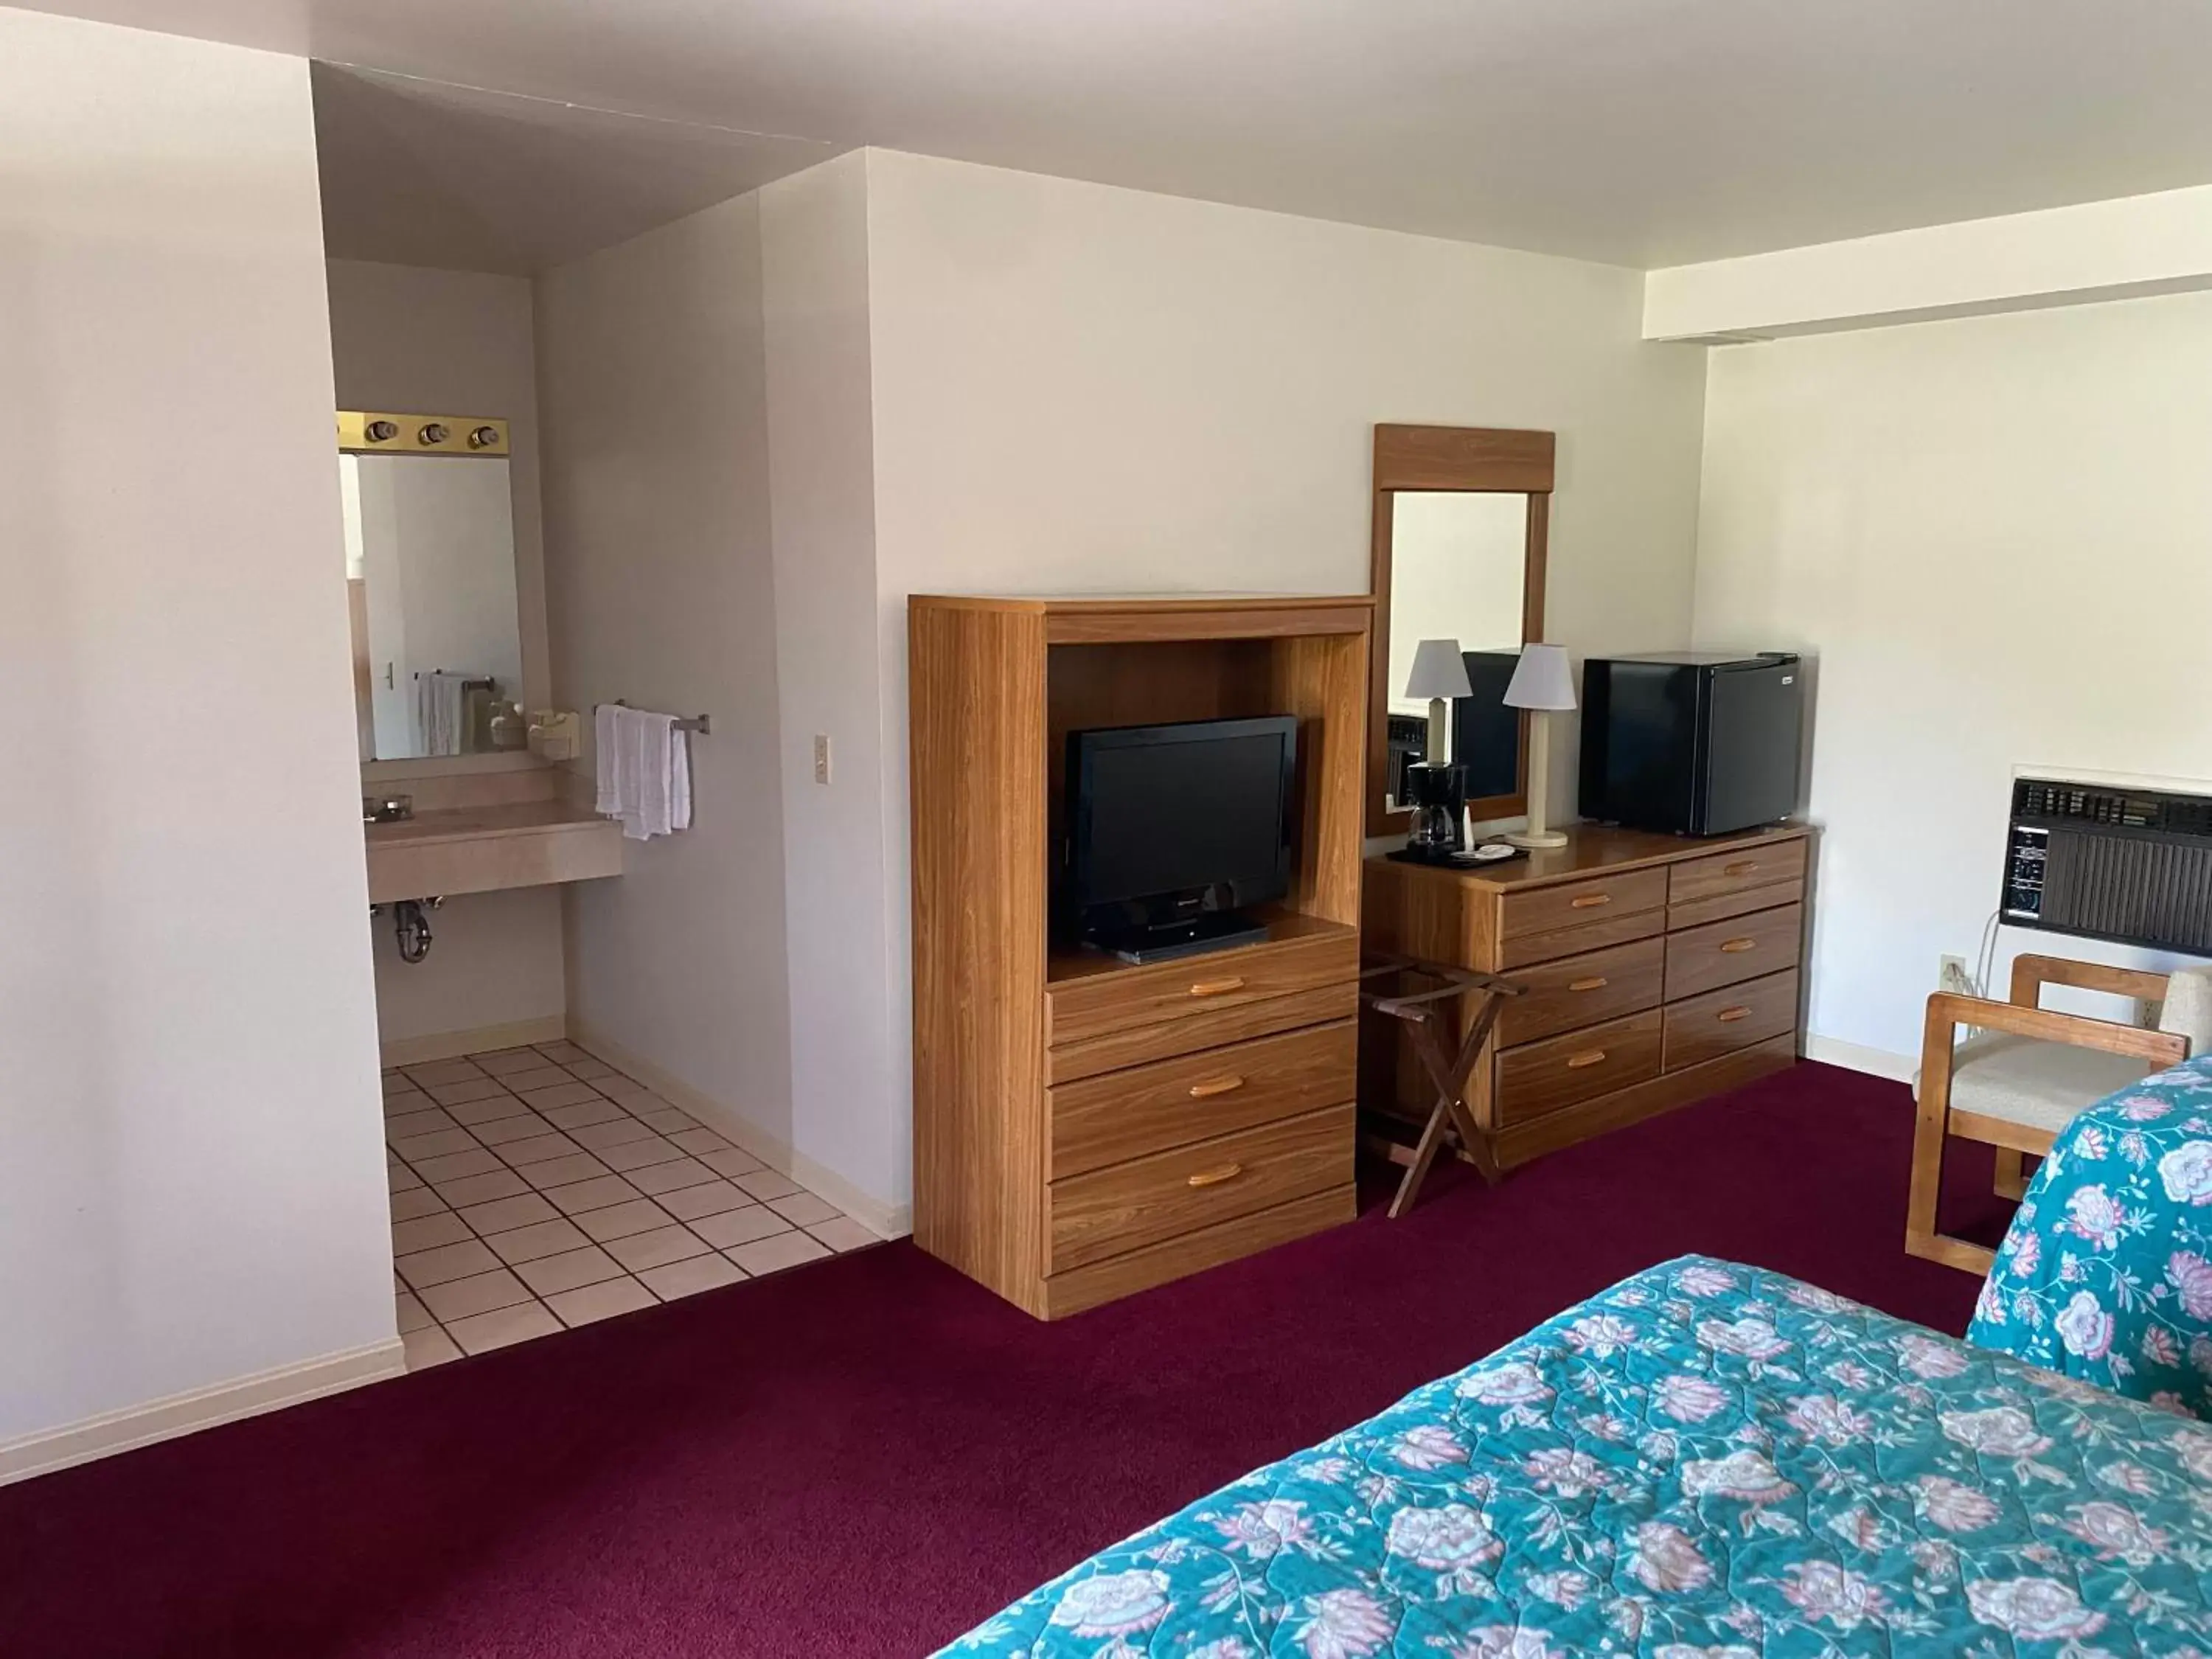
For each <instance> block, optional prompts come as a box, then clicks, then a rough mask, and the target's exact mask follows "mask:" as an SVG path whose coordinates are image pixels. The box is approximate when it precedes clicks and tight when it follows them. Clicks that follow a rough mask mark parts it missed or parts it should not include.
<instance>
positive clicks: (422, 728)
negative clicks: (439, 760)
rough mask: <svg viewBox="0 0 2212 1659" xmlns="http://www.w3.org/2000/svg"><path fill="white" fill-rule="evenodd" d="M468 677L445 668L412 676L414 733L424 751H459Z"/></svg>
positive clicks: (439, 753)
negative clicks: (413, 685)
mask: <svg viewBox="0 0 2212 1659" xmlns="http://www.w3.org/2000/svg"><path fill="white" fill-rule="evenodd" d="M469 678H470V677H469V676H468V675H466V674H449V673H447V671H445V670H444V669H439V670H437V671H435V672H432V673H428V674H417V675H416V677H415V735H416V737H417V738H420V739H421V740H422V744H421V746H422V752H423V753H424V754H425V755H458V754H459V753H460V752H461V735H462V733H463V732H465V730H466V729H467V721H466V719H465V715H464V714H463V708H462V705H463V702H464V701H465V697H464V694H465V690H466V689H467V686H468V683H469Z"/></svg>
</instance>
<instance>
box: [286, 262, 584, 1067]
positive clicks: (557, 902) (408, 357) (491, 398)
mask: <svg viewBox="0 0 2212 1659" xmlns="http://www.w3.org/2000/svg"><path fill="white" fill-rule="evenodd" d="M327 279H328V283H329V289H330V306H331V360H332V362H333V364H334V367H335V374H336V380H337V401H338V406H339V407H341V408H345V409H389V410H398V411H400V412H402V413H418V412H419V413H422V414H444V415H496V416H505V417H506V419H507V422H508V428H507V446H508V449H509V452H510V459H509V461H508V465H507V473H508V480H509V483H511V485H512V492H511V493H512V496H513V510H514V564H515V588H516V597H517V599H518V602H519V604H520V629H521V640H522V660H523V670H524V672H523V692H524V701H525V702H526V704H527V705H528V706H529V707H531V708H543V707H545V706H546V705H547V704H548V703H550V701H551V697H552V689H551V674H550V661H549V658H550V653H549V650H548V641H547V631H546V617H545V554H544V513H543V507H542V502H541V498H542V493H543V483H542V468H541V464H540V459H539V454H538V371H537V348H536V344H535V340H534V335H533V324H532V300H531V291H530V283H528V281H527V280H526V279H525V278H522V277H520V276H489V275H485V274H483V273H479V272H476V271H463V270H426V269H424V268H422V267H420V266H415V265H394V264H374V263H370V262H368V261H364V260H358V259H332V260H331V261H330V262H329V264H328V266H327ZM423 465H429V463H427V462H426V463H424V464H423ZM455 465H474V464H473V463H469V462H456V463H455ZM336 557H337V555H336V553H335V552H333V554H332V558H333V559H334V560H335V559H336ZM431 925H432V927H433V929H434V931H435V934H436V939H437V942H436V944H435V945H433V946H432V947H431V951H430V956H429V959H428V961H425V962H422V963H404V962H402V961H400V959H399V952H398V948H397V946H396V945H394V943H393V940H392V929H391V927H389V926H388V925H386V924H383V923H381V922H380V924H379V926H378V927H377V928H376V931H375V952H376V1008H377V1023H378V1030H379V1033H380V1036H382V1038H383V1040H384V1041H385V1042H406V1041H408V1040H410V1039H413V1038H420V1037H427V1036H438V1035H442V1034H445V1033H447V1032H455V1031H473V1030H483V1029H486V1028H488V1027H492V1026H497V1025H505V1024H522V1023H525V1022H528V1021H533V1020H547V1019H558V1018H561V1017H562V1014H563V1012H565V1008H566V1004H567V994H566V990H565V988H564V985H565V973H566V969H565V966H564V963H563V961H562V929H561V895H560V892H559V890H557V889H554V888H550V887H546V888H527V889H518V890H514V891H513V892H507V893H474V894H468V895H465V896H461V897H458V898H453V899H449V900H447V902H446V906H445V908H443V909H442V910H441V911H440V912H439V913H438V915H436V916H435V917H434V918H433V919H432V924H431Z"/></svg>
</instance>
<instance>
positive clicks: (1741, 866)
mask: <svg viewBox="0 0 2212 1659" xmlns="http://www.w3.org/2000/svg"><path fill="white" fill-rule="evenodd" d="M1758 868H1759V860H1757V859H1738V860H1736V861H1735V863H1734V864H1723V866H1721V873H1722V874H1723V875H1724V876H1747V875H1749V874H1750V873H1751V872H1753V871H1754V870H1756V869H1758Z"/></svg>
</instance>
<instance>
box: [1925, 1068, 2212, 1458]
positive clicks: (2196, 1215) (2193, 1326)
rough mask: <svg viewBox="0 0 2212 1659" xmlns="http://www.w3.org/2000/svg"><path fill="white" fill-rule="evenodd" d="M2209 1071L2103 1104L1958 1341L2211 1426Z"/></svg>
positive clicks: (2021, 1218) (2077, 1126) (2080, 1120)
mask: <svg viewBox="0 0 2212 1659" xmlns="http://www.w3.org/2000/svg"><path fill="white" fill-rule="evenodd" d="M2207 1206H2212V1058H2207V1059H2203V1060H2190V1061H2188V1062H2186V1063H2185V1064H2183V1065H2180V1066H2174V1067H2173V1068H2172V1070H2170V1071H2165V1072H2160V1073H2158V1074H2157V1075H2156V1076H2154V1077H2149V1078H2146V1079H2143V1081H2142V1082H2141V1083H2138V1084H2136V1085H2132V1086H2130V1087H2129V1088H2127V1089H2124V1090H2122V1091H2120V1092H2119V1093H2118V1094H2115V1095H2112V1096H2111V1097H2108V1098H2106V1099H2105V1100H2102V1101H2100V1102H2099V1103H2097V1104H2096V1105H2094V1106H2093V1107H2091V1108H2090V1109H2088V1110H2087V1111H2086V1112H2084V1113H2082V1114H2081V1116H2079V1117H2077V1118H2075V1120H2074V1121H2073V1122H2071V1123H2070V1124H2069V1125H2067V1127H2065V1129H2064V1130H2063V1131H2062V1132H2061V1133H2060V1134H2059V1137H2058V1139H2057V1142H2056V1144H2054V1145H2053V1146H2052V1147H2051V1155H2050V1156H2049V1157H2048V1158H2045V1159H2044V1161H2043V1167H2042V1168H2041V1169H2039V1170H2037V1171H2036V1172H2035V1179H2034V1180H2033V1181H2032V1182H2029V1183H2028V1188H2027V1197H2026V1198H2025V1199H2024V1200H2022V1201H2021V1206H2020V1210H2019V1212H2018V1213H2017V1214H2015V1216H2014V1217H2013V1222H2012V1228H2011V1230H2010V1231H2008V1233H2007V1234H2006V1235H2005V1241H2004V1244H2003V1246H2002V1248H2001V1249H1999V1250H1998V1252H1997V1259H1996V1264H1995V1265H1994V1266H1993V1267H1991V1268H1990V1276H1989V1279H1987V1281H1986V1282H1984V1285H1983V1286H1982V1296H1981V1301H1980V1303H1979V1304H1978V1306H1977V1307H1976V1309H1975V1310H1974V1322H1973V1326H1972V1328H1971V1329H1970V1330H1968V1332H1967V1333H1966V1340H1968V1341H1970V1342H1972V1343H1974V1344H1976V1345H1977V1346H1981V1347H1984V1348H1995V1349H1998V1350H2000V1351H2002V1352H2006V1353H2011V1354H2017V1355H2019V1356H2020V1358H2022V1359H2027V1360H2032V1361H2033V1363H2035V1364H2039V1365H2045V1366H2048V1367H2049V1368H2050V1369H2051V1370H2055V1371H2063V1372H2065V1373H2066V1374H2067V1375H2068V1376H2079V1377H2083V1378H2086V1379H2087V1380H2088V1381H2089V1382H2092V1383H2096V1384H2098V1385H2099V1386H2100V1387H2101V1388H2107V1389H2112V1390H2113V1391H2114V1392H2115V1393H2118V1394H2124V1395H2128V1396H2129V1397H2130V1399H2134V1400H2146V1401H2150V1402H2151V1403H2152V1404H2154V1405H2158V1406H2166V1407H2172V1408H2174V1409H2176V1410H2179V1411H2186V1412H2190V1413H2193V1414H2195V1415H2196V1416H2198V1417H2202V1418H2208V1419H2212V1208H2208V1207H2207Z"/></svg>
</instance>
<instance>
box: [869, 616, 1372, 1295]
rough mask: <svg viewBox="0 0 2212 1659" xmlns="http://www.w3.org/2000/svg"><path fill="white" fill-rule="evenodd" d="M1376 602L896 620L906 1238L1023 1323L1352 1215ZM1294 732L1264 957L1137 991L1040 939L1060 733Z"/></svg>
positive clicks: (1158, 977)
mask: <svg viewBox="0 0 2212 1659" xmlns="http://www.w3.org/2000/svg"><path fill="white" fill-rule="evenodd" d="M1373 607H1374V601H1373V600H1372V599H1370V598H1368V597H1367V596H1365V595H1356V596H1349V597H1341V598H1339V597H1330V598H1267V599H1243V598H1239V599H1217V598H1202V597H1190V598H1176V599H980V598H939V597H930V596H916V597H915V598H914V599H911V600H910V601H909V602H908V650H909V677H910V686H911V691H910V711H909V713H910V725H911V732H912V753H911V757H910V770H911V781H912V801H913V816H914V976H915V985H914V1022H915V1076H914V1088H915V1128H914V1136H915V1240H916V1242H917V1243H920V1244H921V1247H922V1248H923V1249H926V1250H927V1251H929V1252H930V1254H932V1255H935V1256H938V1257H939V1258H940V1259H942V1260H944V1261H947V1262H950V1263H951V1265H952V1266H953V1267H957V1268H958V1269H959V1270H960V1271H961V1272H963V1273H966V1274H968V1275H969V1277H970V1278H972V1279H976V1280H978V1281H979V1282H981V1284H983V1285H987V1286H988V1287H989V1288H990V1289H992V1290H994V1291H997V1292H998V1293H999V1294H1000V1296H1003V1297H1006V1299H1007V1300H1009V1301H1011V1302H1012V1303H1014V1304H1017V1305H1018V1306H1019V1307H1021V1308H1023V1309H1025V1310H1027V1311H1029V1312H1030V1313H1031V1314H1034V1315H1036V1316H1038V1317H1040V1318H1047V1319H1049V1318H1054V1317H1057V1316H1061V1315H1065V1314H1069V1313H1073V1312H1076V1311H1078V1310H1081V1309H1084V1308H1088V1307H1091V1306H1094V1305H1096V1304H1098V1303H1101V1302H1107V1301H1111V1300H1112V1299H1114V1298H1115V1297H1121V1296H1126V1295H1127V1294H1129V1293H1130V1292H1132V1291H1139V1290H1142V1289H1145V1288H1146V1287H1147V1286H1149V1285H1158V1284H1161V1283H1164V1282H1165V1281H1166V1280H1169V1279H1176V1278H1180V1277H1182V1275H1183V1274H1185V1273H1195V1272H1197V1271H1198V1270H1200V1268H1204V1267H1212V1266H1215V1265H1217V1264H1218V1263H1220V1262H1224V1261H1231V1260H1232V1259H1234V1258H1236V1257H1237V1256H1241V1255H1249V1254H1250V1253H1251V1252H1253V1251H1255V1250H1258V1249H1265V1248H1266V1247H1267V1246H1269V1245H1272V1244H1278V1243H1283V1242H1285V1241H1286V1240H1289V1239H1292V1238H1297V1237H1302V1236H1304V1235H1305V1234H1307V1233H1311V1232H1316V1231H1320V1230H1322V1228H1325V1227H1330V1226H1334V1225H1336V1224H1337V1223H1339V1222H1343V1221H1349V1220H1350V1219H1352V1216H1353V1214H1354V1212H1355V1207H1356V1206H1355V1204H1354V1199H1353V1188H1352V1157H1353V1146H1354V1141H1355V1137H1356V1127H1355V1116H1356V1112H1355V1107H1354V1096H1355V1092H1356V1081H1357V1072H1358V1063H1357V1058H1356V1044H1357V1030H1356V1025H1357V1022H1356V1014H1357V1009H1358V973H1359V905H1360V873H1361V845H1360V836H1361V824H1362V785H1363V777H1364V772H1363V765H1362V763H1363V759H1364V735H1365V728H1366V722H1367V718H1368V709H1367V686H1368V662H1367V653H1368V643H1369V635H1370V627H1371V623H1372V617H1373ZM1266 714H1295V715H1296V716H1297V717H1298V721H1299V727H1298V756H1297V783H1296V790H1297V795H1296V800H1297V813H1296V823H1295V826H1294V831H1293V837H1292V839H1293V852H1292V863H1291V884H1290V894H1289V896H1288V897H1287V898H1286V899H1285V900H1284V901H1283V902H1280V903H1279V904H1277V905H1274V906H1272V907H1270V908H1269V909H1268V911H1267V914H1266V918H1265V919H1266V921H1267V928H1268V936H1267V939H1265V940H1264V941H1262V942H1261V943H1256V944H1252V945H1243V946H1239V947H1237V948H1233V949H1230V950H1225V951H1214V952H1209V953H1206V954H1204V955H1198V956H1192V957H1183V958H1181V959H1177V960H1173V961H1167V962H1155V963H1148V964H1146V965H1143V966H1133V965H1131V964H1129V963H1124V962H1121V961H1120V960H1119V959H1117V958H1115V957H1111V956H1108V955H1106V954H1104V953H1103V952H1099V951H1084V950H1075V949H1068V948H1062V947H1060V946H1057V945H1055V944H1054V940H1053V939H1052V938H1051V937H1050V924H1049V900H1050V891H1051V882H1052V872H1053V869H1054V860H1056V859H1057V858H1058V857H1059V856H1060V852H1059V849H1060V847H1061V845H1062V841H1063V829H1062V825H1061V823H1060V819H1061V814H1062V810H1063V793H1064V787H1065V780H1064V778H1063V775H1062V774H1063V770H1064V757H1065V754H1066V738H1067V734H1068V733H1069V732H1071V731H1078V730H1083V729H1086V728H1091V727H1097V726H1146V725H1161V724H1167V723H1170V722H1173V721H1179V720H1227V719H1238V718H1246V717H1254V716H1259V715H1266Z"/></svg>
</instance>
